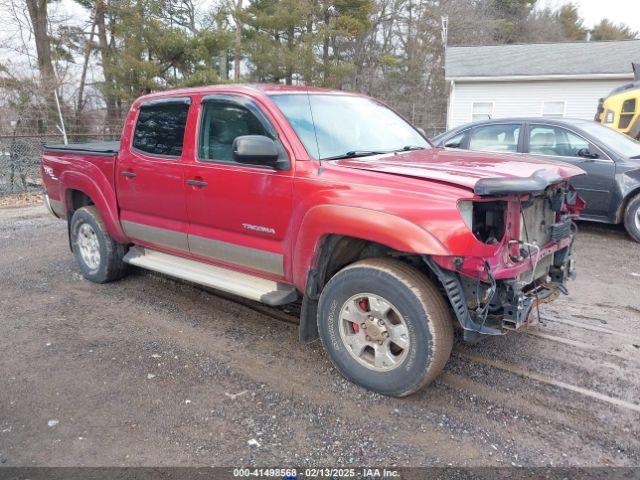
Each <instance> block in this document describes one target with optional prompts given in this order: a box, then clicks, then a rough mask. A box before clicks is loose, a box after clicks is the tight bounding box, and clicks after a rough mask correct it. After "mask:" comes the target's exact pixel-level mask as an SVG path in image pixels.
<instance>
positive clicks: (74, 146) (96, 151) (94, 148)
mask: <svg viewBox="0 0 640 480" xmlns="http://www.w3.org/2000/svg"><path fill="white" fill-rule="evenodd" d="M119 149H120V140H114V141H108V142H87V143H70V144H68V145H64V144H59V145H45V146H44V147H42V150H43V151H45V152H60V153H81V154H82V155H94V156H99V157H113V156H114V155H117V154H118V150H119Z"/></svg>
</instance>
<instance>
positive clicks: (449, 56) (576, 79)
mask: <svg viewBox="0 0 640 480" xmlns="http://www.w3.org/2000/svg"><path fill="white" fill-rule="evenodd" d="M631 62H640V40H626V41H615V42H575V43H536V44H517V45H487V46H479V47H447V50H446V56H445V78H446V80H447V82H448V83H449V107H448V112H447V128H453V127H457V126H458V125H461V124H464V123H468V122H472V121H476V120H483V119H487V118H500V117H522V116H547V117H572V118H584V119H593V118H594V116H595V114H596V110H597V107H598V99H600V98H601V97H606V96H607V95H608V94H609V92H611V90H613V89H614V88H616V87H619V86H620V85H623V84H625V83H629V82H630V81H632V80H633V71H632V67H631Z"/></svg>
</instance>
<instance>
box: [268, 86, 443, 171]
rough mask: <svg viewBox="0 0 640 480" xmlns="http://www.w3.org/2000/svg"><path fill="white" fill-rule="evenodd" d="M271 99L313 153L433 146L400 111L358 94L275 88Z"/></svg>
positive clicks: (325, 154) (324, 157) (319, 155)
mask: <svg viewBox="0 0 640 480" xmlns="http://www.w3.org/2000/svg"><path fill="white" fill-rule="evenodd" d="M271 99H272V100H273V101H274V102H275V104H276V105H277V106H278V108H280V110H281V111H282V113H283V114H284V116H285V117H287V120H289V123H290V124H291V126H292V127H293V129H294V130H295V131H296V134H297V135H298V137H299V138H300V141H301V142H302V143H303V144H304V146H305V148H306V149H307V152H308V153H309V155H310V156H311V157H312V158H314V159H320V160H327V159H336V158H349V157H357V156H359V157H362V156H366V155H375V154H377V153H386V152H393V151H400V150H415V149H422V148H431V145H430V144H429V142H428V141H427V140H426V139H425V138H424V137H423V136H422V135H421V134H420V132H418V130H416V129H415V128H414V127H413V126H411V125H410V124H409V123H408V122H406V121H405V120H404V119H402V117H400V116H399V115H398V114H396V113H395V112H393V111H392V110H390V109H389V108H387V107H385V106H384V105H382V104H380V103H378V102H376V101H374V100H372V99H369V98H366V97H360V96H356V95H335V94H309V95H307V94H277V95H272V96H271Z"/></svg>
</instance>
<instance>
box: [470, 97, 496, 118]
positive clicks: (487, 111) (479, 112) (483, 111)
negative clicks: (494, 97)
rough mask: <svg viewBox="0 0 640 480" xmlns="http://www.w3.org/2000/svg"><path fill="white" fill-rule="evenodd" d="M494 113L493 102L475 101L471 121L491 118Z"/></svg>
mask: <svg viewBox="0 0 640 480" xmlns="http://www.w3.org/2000/svg"><path fill="white" fill-rule="evenodd" d="M492 115H493V102H473V107H472V109H471V121H472V122H478V121H480V120H489V119H490V118H491V116H492Z"/></svg>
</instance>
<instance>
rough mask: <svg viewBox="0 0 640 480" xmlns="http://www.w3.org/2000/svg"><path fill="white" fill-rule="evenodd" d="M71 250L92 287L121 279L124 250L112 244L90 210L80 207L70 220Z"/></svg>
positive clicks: (98, 215)
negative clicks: (93, 283) (92, 284)
mask: <svg viewBox="0 0 640 480" xmlns="http://www.w3.org/2000/svg"><path fill="white" fill-rule="evenodd" d="M70 234H71V248H72V250H73V254H74V256H75V257H76V261H77V262H78V265H79V266H80V270H81V271H82V275H83V276H84V277H85V278H86V279H87V280H91V281H92V282H95V283H106V282H111V281H113V280H117V279H119V278H121V277H123V276H124V275H125V273H126V270H127V264H126V263H124V262H123V261H122V258H123V257H124V255H125V253H126V246H125V245H122V244H121V243H118V242H116V241H115V240H113V239H112V238H111V237H110V236H109V234H108V233H107V228H106V226H105V224H104V222H103V221H102V218H100V214H99V213H98V210H97V209H96V207H94V206H87V207H82V208H79V209H78V210H76V211H75V212H74V213H73V217H71V228H70Z"/></svg>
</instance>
